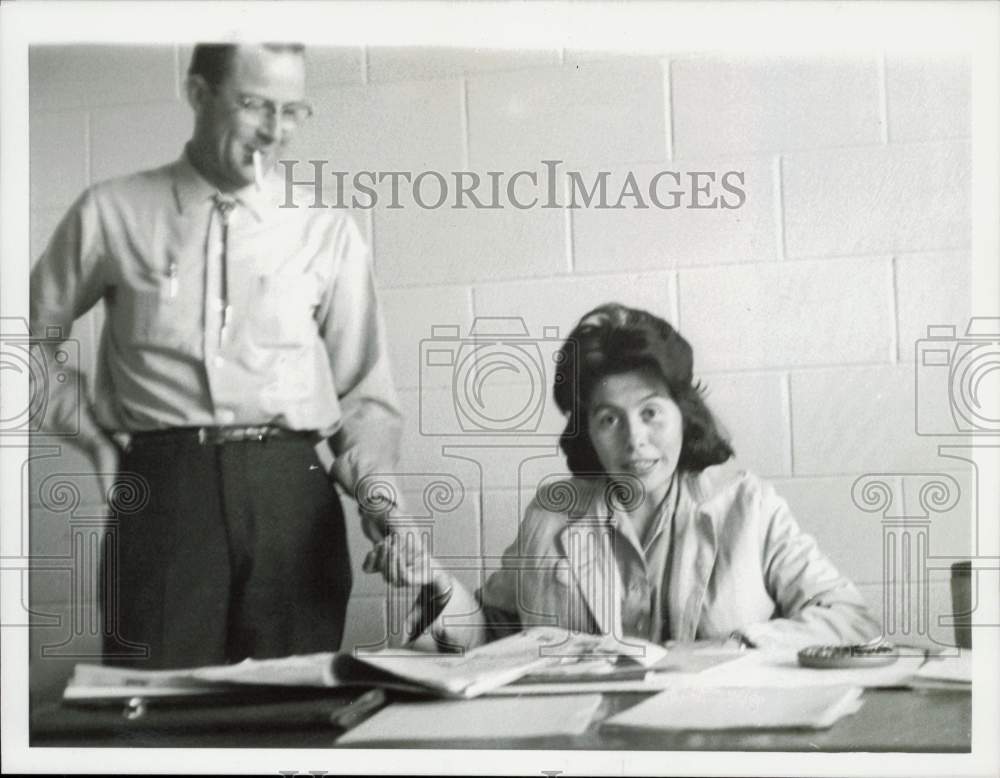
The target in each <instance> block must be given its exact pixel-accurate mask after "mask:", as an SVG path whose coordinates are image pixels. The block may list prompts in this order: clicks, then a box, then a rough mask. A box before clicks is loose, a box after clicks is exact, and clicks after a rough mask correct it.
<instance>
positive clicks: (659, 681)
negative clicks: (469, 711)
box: [486, 644, 743, 697]
mask: <svg viewBox="0 0 1000 778" xmlns="http://www.w3.org/2000/svg"><path fill="white" fill-rule="evenodd" d="M741 657H743V653H742V652H740V651H737V650H734V649H731V648H723V647H720V646H716V645H711V646H702V645H698V644H678V645H675V646H671V647H669V650H667V651H665V652H663V654H662V655H661V657H660V659H659V661H657V662H655V663H654V664H651V665H648V666H646V667H643V668H640V669H641V670H643V671H644V674H643V676H642V677H639V678H622V677H617V678H616V677H614V674H613V672H609V671H608V669H607V668H604V667H601V666H600V665H597V666H596V668H595V672H594V673H593V675H592V676H591V677H590V678H587V679H580V678H571V679H565V678H560V677H559V674H560V673H559V672H557V671H568V670H571V669H572V666H566V667H557V668H545V669H542V670H541V671H539V672H537V673H532V674H531V675H527V676H524V677H523V678H521V679H519V680H518V681H516V682H514V683H512V684H510V685H508V686H501V687H500V688H498V689H491V690H490V691H488V692H486V694H488V695H491V696H498V697H504V696H512V695H517V694H588V693H594V692H599V693H605V692H621V693H636V694H639V693H646V694H649V693H650V692H655V691H659V690H661V689H667V688H670V687H671V686H679V685H684V683H685V679H684V677H683V676H686V675H690V674H693V673H704V672H707V671H708V670H709V669H710V668H712V667H716V666H718V665H720V664H725V663H726V662H732V661H735V660H736V659H739V658H741ZM589 666H591V663H589V662H588V663H581V664H580V665H579V668H580V669H581V670H582V669H585V668H587V667H589ZM608 667H614V666H612V665H608ZM617 667H618V668H619V670H621V669H622V666H621V665H618V666H617Z"/></svg>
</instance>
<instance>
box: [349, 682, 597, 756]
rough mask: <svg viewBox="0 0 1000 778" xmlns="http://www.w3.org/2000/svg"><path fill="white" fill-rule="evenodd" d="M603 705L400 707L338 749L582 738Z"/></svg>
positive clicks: (507, 701) (592, 697)
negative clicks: (385, 744) (364, 745)
mask: <svg viewBox="0 0 1000 778" xmlns="http://www.w3.org/2000/svg"><path fill="white" fill-rule="evenodd" d="M600 703H601V696H600V695H599V694H587V695H572V696H567V695H562V696H559V695H553V696H548V697H529V698H523V699H513V698H481V699H477V700H461V701H447V702H439V701H436V700H435V701H430V702H398V703H395V704H394V705H390V706H389V707H388V708H385V709H383V710H381V711H379V712H378V713H376V714H375V715H374V716H372V717H371V718H370V719H368V720H367V721H364V722H362V723H361V724H359V725H358V726H357V727H355V728H354V729H352V730H350V731H349V732H348V733H347V734H345V735H344V736H343V737H341V738H340V739H338V740H337V745H341V744H350V743H379V742H386V741H427V740H469V739H493V738H531V737H546V736H551V735H579V734H581V733H582V732H583V731H584V730H586V729H587V727H588V726H589V724H590V719H591V717H592V716H593V715H594V712H595V711H596V710H597V707H598V706H599V705H600Z"/></svg>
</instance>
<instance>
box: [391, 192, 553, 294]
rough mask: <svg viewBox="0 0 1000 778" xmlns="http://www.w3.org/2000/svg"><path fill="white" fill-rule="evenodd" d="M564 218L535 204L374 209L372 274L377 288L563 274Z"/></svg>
mask: <svg viewBox="0 0 1000 778" xmlns="http://www.w3.org/2000/svg"><path fill="white" fill-rule="evenodd" d="M425 202H428V201H425ZM565 218H566V217H565V214H564V213H563V212H562V211H560V210H545V209H541V208H536V209H532V210H516V209H513V208H504V209H500V210H478V209H468V210H456V209H452V208H447V207H442V208H439V209H436V210H431V209H424V208H419V207H408V208H403V209H400V210H383V209H380V210H378V211H377V212H375V214H374V219H375V222H374V232H375V268H376V272H377V273H378V275H379V278H380V279H381V280H382V283H383V285H384V286H416V285H428V284H455V283H470V282H474V281H489V280H501V279H512V278H526V277H536V276H552V275H557V274H559V273H565V272H567V270H568V260H567V254H566V226H565Z"/></svg>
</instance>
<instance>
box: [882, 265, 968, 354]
mask: <svg viewBox="0 0 1000 778" xmlns="http://www.w3.org/2000/svg"><path fill="white" fill-rule="evenodd" d="M895 268H896V295H897V305H898V316H899V359H900V361H901V362H912V361H913V360H914V355H915V354H916V343H917V341H919V340H922V339H923V338H926V337H927V328H928V327H929V326H931V325H952V326H954V327H955V331H956V333H958V335H959V336H961V334H962V333H964V332H965V328H966V325H967V323H968V321H969V316H970V314H971V312H972V259H971V257H970V256H969V254H968V253H966V252H940V253H933V254H902V255H900V256H898V257H896V258H895Z"/></svg>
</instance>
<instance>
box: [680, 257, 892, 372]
mask: <svg viewBox="0 0 1000 778" xmlns="http://www.w3.org/2000/svg"><path fill="white" fill-rule="evenodd" d="M891 283H892V281H891V273H890V267H889V260H888V259H842V260H837V261H821V262H783V263H769V264H767V263H765V264H760V265H756V264H755V265H746V266H742V265H730V266H727V267H716V268H700V269H697V270H681V271H680V317H679V322H680V330H681V332H682V333H683V334H684V336H685V337H686V338H687V339H688V340H689V341H690V342H691V345H692V347H693V348H694V353H695V369H696V370H700V371H702V372H707V371H714V370H736V369H760V368H767V367H788V366H802V365H822V364H839V363H851V362H854V363H857V362H877V361H883V360H886V361H887V360H888V359H889V358H890V357H891V353H892V333H893V322H892V287H891ZM845 301H850V303H849V304H848V303H846V302H845Z"/></svg>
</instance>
